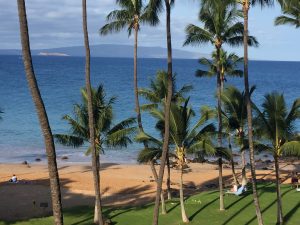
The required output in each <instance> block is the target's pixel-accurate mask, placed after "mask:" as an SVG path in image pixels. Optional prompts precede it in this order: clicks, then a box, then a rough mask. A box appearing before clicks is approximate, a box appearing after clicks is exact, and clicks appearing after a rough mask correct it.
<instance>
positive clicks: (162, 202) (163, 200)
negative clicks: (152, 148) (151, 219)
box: [150, 160, 167, 215]
mask: <svg viewBox="0 0 300 225" xmlns="http://www.w3.org/2000/svg"><path fill="white" fill-rule="evenodd" d="M150 167H151V171H152V174H153V177H154V179H155V182H156V184H157V181H158V176H157V172H156V169H155V166H154V163H153V160H151V161H150ZM160 201H161V214H163V215H165V214H167V208H166V204H165V197H164V193H163V191H162V192H161V195H160Z"/></svg>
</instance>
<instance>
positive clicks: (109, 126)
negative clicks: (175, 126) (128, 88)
mask: <svg viewBox="0 0 300 225" xmlns="http://www.w3.org/2000/svg"><path fill="white" fill-rule="evenodd" d="M81 95H82V103H81V104H75V105H74V108H73V115H74V116H73V117H72V116H70V115H65V116H63V120H65V121H67V122H68V123H69V124H70V133H69V134H56V135H54V137H55V138H56V140H57V142H59V143H61V144H62V145H66V146H72V147H74V148H76V147H80V146H82V145H84V143H86V142H89V127H88V112H87V93H86V89H81ZM92 97H93V98H92V99H93V111H94V121H95V143H96V149H97V150H98V151H99V152H104V147H107V148H112V147H127V145H128V144H130V143H132V140H131V138H132V137H133V135H134V134H135V131H136V127H135V126H134V125H135V119H134V118H129V119H126V120H123V121H121V122H120V123H118V124H116V125H113V108H112V105H113V103H114V101H115V97H112V98H109V99H107V97H106V94H105V91H104V88H103V86H102V85H99V87H98V88H97V89H92ZM89 153H90V148H88V149H87V152H86V154H89Z"/></svg>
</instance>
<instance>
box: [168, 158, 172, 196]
mask: <svg viewBox="0 0 300 225" xmlns="http://www.w3.org/2000/svg"><path fill="white" fill-rule="evenodd" d="M169 157H170V156H169V153H168V155H167V172H168V176H167V193H168V200H171V199H172V194H171V168H170V158H169Z"/></svg>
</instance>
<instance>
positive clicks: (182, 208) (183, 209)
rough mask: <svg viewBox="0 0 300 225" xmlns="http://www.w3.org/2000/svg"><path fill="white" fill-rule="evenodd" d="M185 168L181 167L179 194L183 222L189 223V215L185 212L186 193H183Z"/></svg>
mask: <svg viewBox="0 0 300 225" xmlns="http://www.w3.org/2000/svg"><path fill="white" fill-rule="evenodd" d="M182 176H183V168H182V166H181V169H180V182H179V185H180V186H179V196H180V209H181V217H182V222H184V223H188V222H190V221H189V219H188V217H187V216H186V212H185V207H184V195H183V179H182Z"/></svg>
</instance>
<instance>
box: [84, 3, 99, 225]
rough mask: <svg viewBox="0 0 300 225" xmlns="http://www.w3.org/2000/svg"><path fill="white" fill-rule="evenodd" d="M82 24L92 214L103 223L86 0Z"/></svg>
mask: <svg viewBox="0 0 300 225" xmlns="http://www.w3.org/2000/svg"><path fill="white" fill-rule="evenodd" d="M82 23H83V24H82V25H83V34H84V46H85V52H86V62H85V80H86V81H85V82H86V90H87V91H86V92H87V105H88V124H89V133H90V143H91V152H92V169H93V177H94V189H95V214H94V223H95V224H99V225H103V224H104V222H103V216H102V205H101V193H100V175H99V169H100V164H99V163H98V161H99V160H97V159H98V158H99V154H98V152H97V150H96V147H95V127H94V115H93V106H92V102H93V100H92V91H91V78H90V61H91V60H90V57H91V55H90V45H89V36H88V28H87V11H86V0H82Z"/></svg>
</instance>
